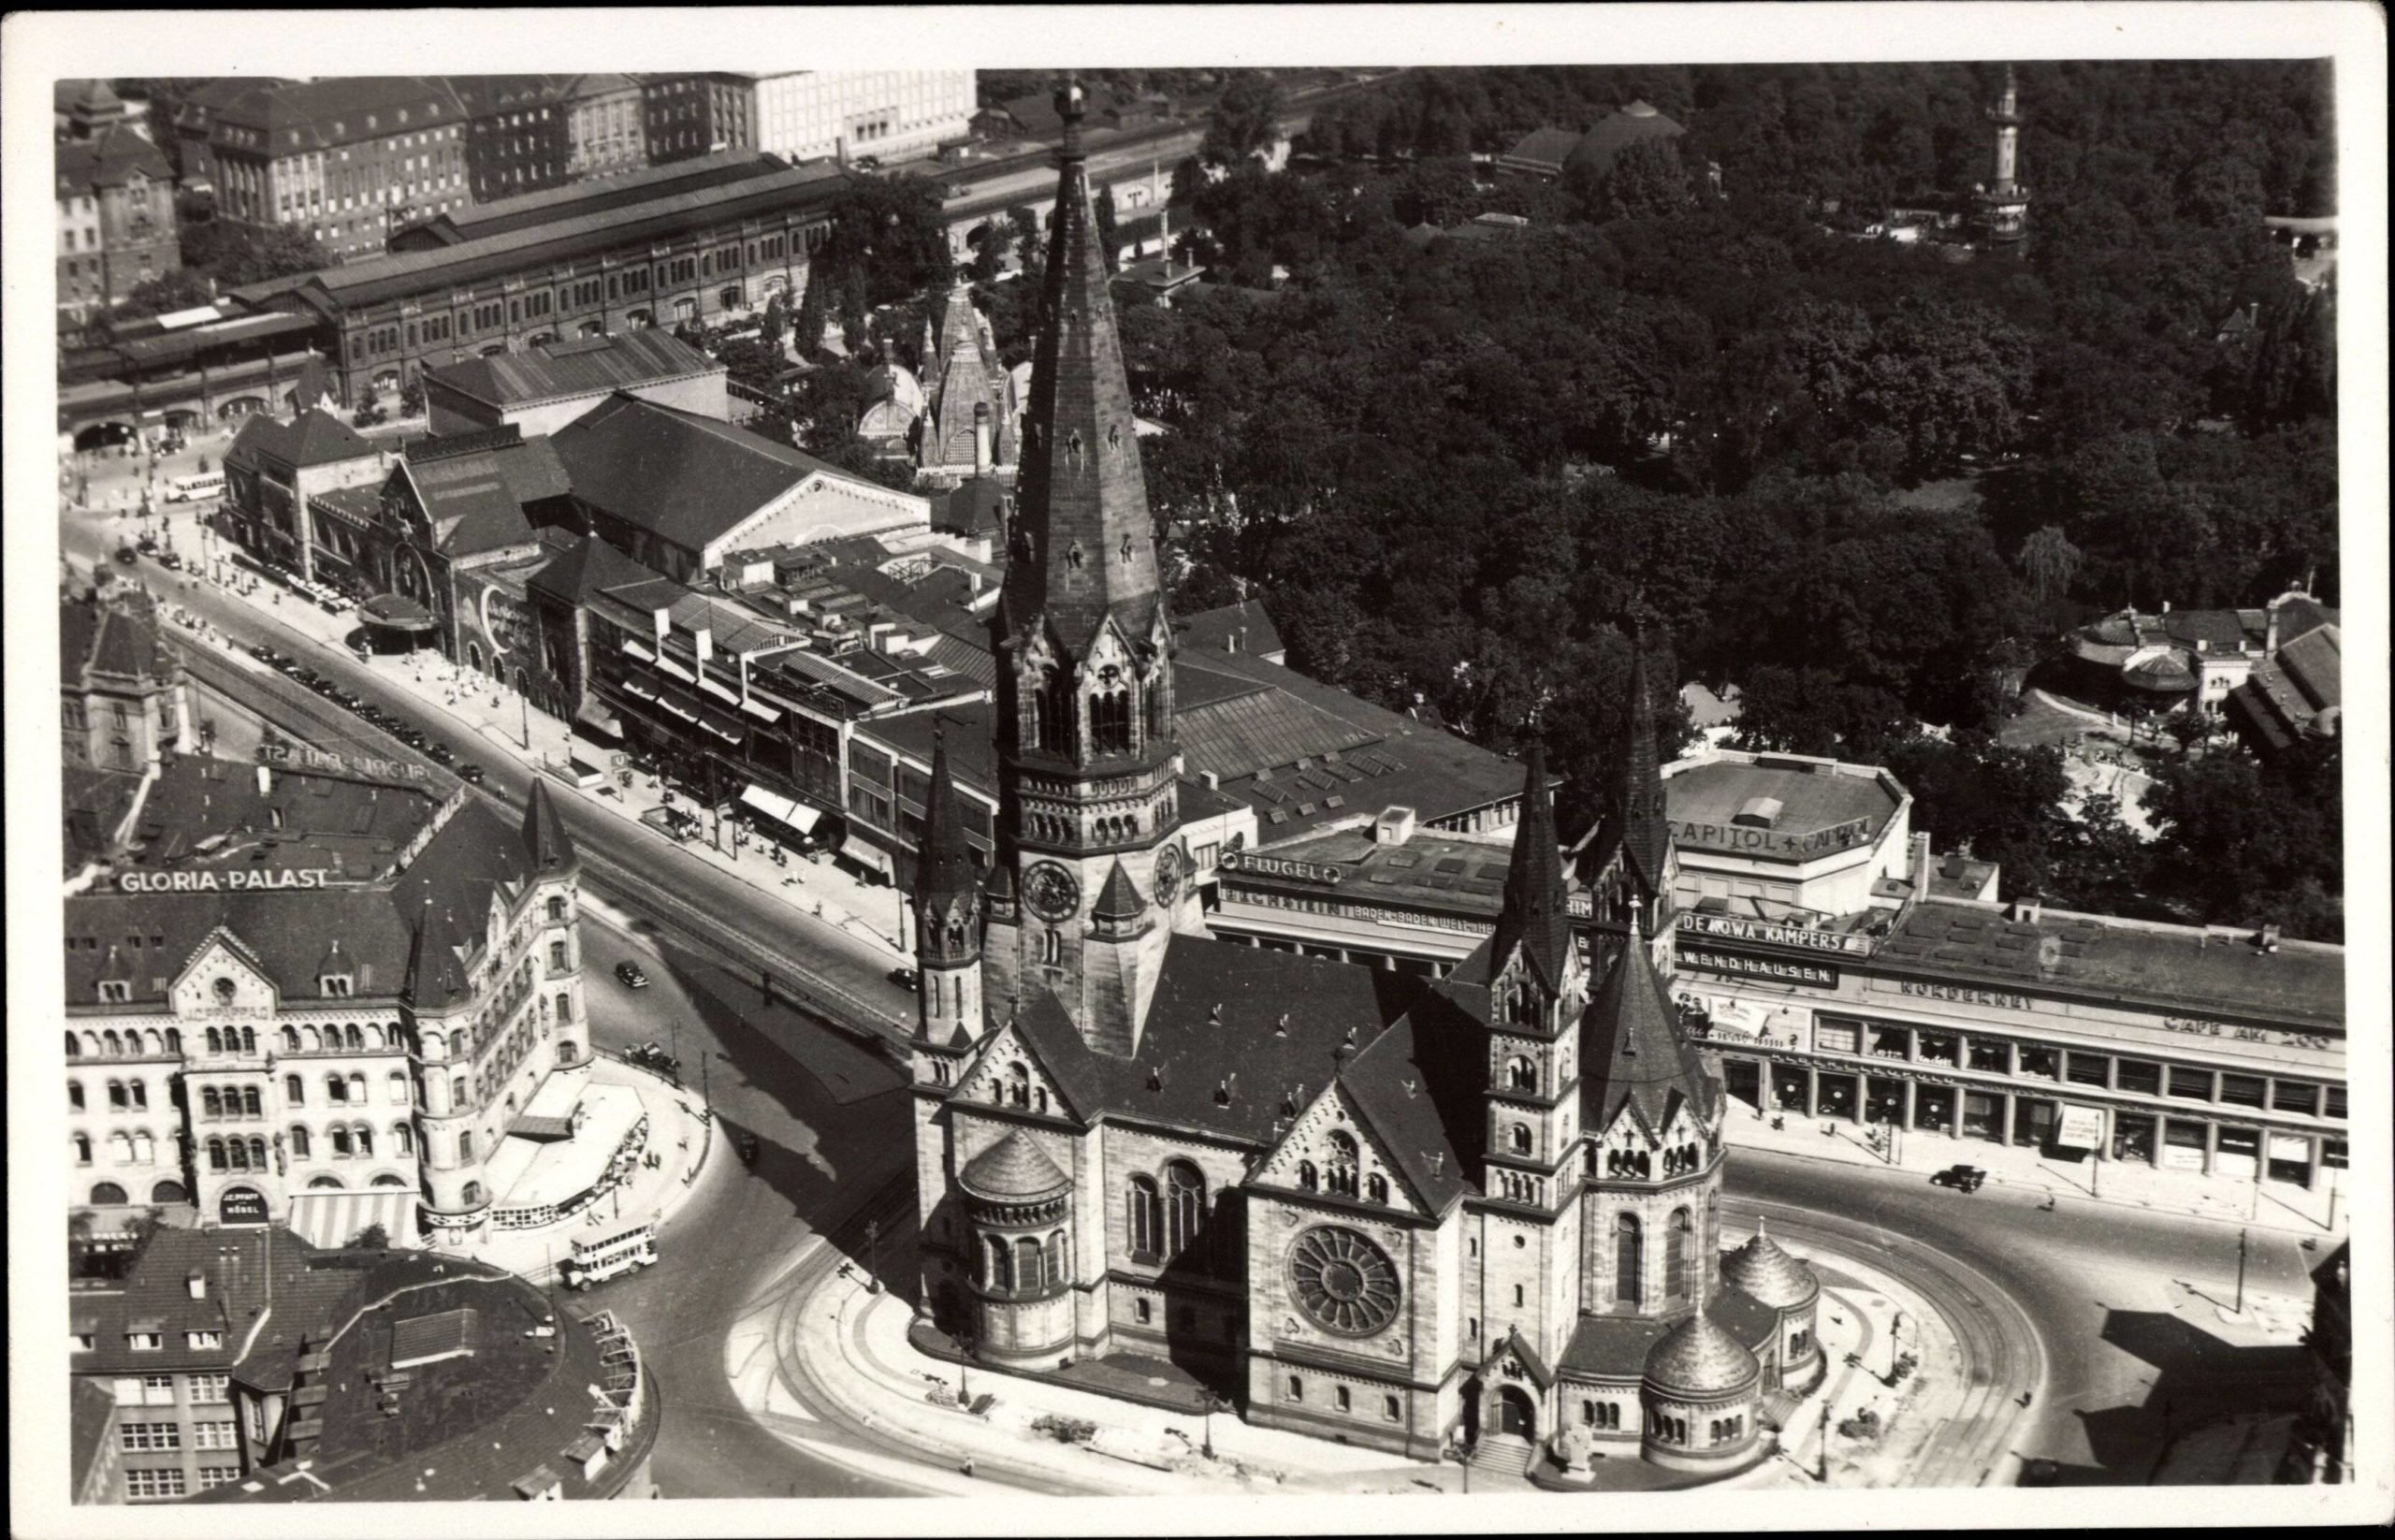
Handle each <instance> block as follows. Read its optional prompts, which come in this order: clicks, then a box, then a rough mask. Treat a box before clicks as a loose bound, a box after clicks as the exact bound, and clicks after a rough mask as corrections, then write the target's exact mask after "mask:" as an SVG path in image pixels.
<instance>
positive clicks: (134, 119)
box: [50, 80, 148, 139]
mask: <svg viewBox="0 0 2395 1540" xmlns="http://www.w3.org/2000/svg"><path fill="white" fill-rule="evenodd" d="M137 107H138V104H134V103H128V102H126V101H125V100H124V99H123V97H121V96H119V95H118V94H116V92H115V91H114V90H113V89H111V88H110V87H109V82H108V81H106V80H53V81H51V87H50V123H51V137H52V138H60V139H91V138H99V137H100V135H101V134H103V133H105V132H107V131H108V130H109V128H111V127H114V126H115V125H117V124H119V123H122V124H123V125H124V126H125V127H128V128H130V129H132V130H133V131H134V132H135V133H137V134H141V135H142V136H143V137H145V138H146V137H148V125H147V124H146V123H143V122H142V121H141V113H140V112H139V111H138V109H137Z"/></svg>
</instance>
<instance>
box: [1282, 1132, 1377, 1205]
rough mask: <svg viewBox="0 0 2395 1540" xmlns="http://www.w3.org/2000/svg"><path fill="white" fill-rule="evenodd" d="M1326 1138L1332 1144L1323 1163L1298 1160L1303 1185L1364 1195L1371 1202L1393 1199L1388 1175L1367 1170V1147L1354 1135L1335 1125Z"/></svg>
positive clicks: (1344, 1194) (1342, 1195)
mask: <svg viewBox="0 0 2395 1540" xmlns="http://www.w3.org/2000/svg"><path fill="white" fill-rule="evenodd" d="M1324 1142H1325V1143H1326V1144H1327V1145H1328V1150H1327V1151H1326V1158H1325V1160H1324V1163H1323V1164H1322V1165H1320V1166H1316V1165H1315V1164H1314V1162H1313V1161H1311V1160H1300V1161H1299V1162H1298V1186H1299V1188H1300V1189H1302V1190H1303V1191H1306V1192H1328V1193H1329V1194H1331V1195H1333V1196H1334V1197H1338V1198H1361V1199H1363V1200H1364V1201H1366V1202H1368V1203H1386V1202H1387V1201H1388V1200H1389V1186H1388V1178H1387V1177H1386V1176H1384V1175H1382V1174H1381V1173H1380V1172H1378V1171H1373V1172H1372V1173H1371V1175H1370V1176H1365V1175H1364V1174H1363V1158H1364V1157H1363V1151H1362V1149H1361V1147H1359V1146H1358V1145H1357V1142H1356V1139H1355V1136H1354V1135H1352V1134H1350V1133H1348V1132H1346V1131H1345V1130H1344V1129H1341V1128H1334V1129H1332V1130H1331V1131H1330V1136H1329V1138H1328V1139H1327V1140H1325V1141H1324Z"/></svg>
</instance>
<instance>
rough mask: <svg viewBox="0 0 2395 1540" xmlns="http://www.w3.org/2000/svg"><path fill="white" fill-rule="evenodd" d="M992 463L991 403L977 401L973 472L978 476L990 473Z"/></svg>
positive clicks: (974, 411)
mask: <svg viewBox="0 0 2395 1540" xmlns="http://www.w3.org/2000/svg"><path fill="white" fill-rule="evenodd" d="M991 463H992V462H991V457H990V403H989V402H987V401H975V402H974V403H973V474H974V475H975V476H977V477H979V476H986V475H988V474H989V473H990V466H991Z"/></svg>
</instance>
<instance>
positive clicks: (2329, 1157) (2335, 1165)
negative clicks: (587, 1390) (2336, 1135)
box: [2320, 1139, 2345, 1171]
mask: <svg viewBox="0 0 2395 1540" xmlns="http://www.w3.org/2000/svg"><path fill="white" fill-rule="evenodd" d="M2320 1164H2321V1165H2322V1166H2323V1167H2324V1168H2326V1169H2327V1170H2332V1171H2342V1170H2344V1169H2345V1141H2344V1140H2342V1139H2324V1140H2321V1141H2320Z"/></svg>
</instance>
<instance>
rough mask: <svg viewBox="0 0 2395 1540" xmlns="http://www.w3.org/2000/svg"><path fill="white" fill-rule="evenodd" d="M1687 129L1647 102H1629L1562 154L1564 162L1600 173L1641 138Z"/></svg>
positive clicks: (1664, 136)
mask: <svg viewBox="0 0 2395 1540" xmlns="http://www.w3.org/2000/svg"><path fill="white" fill-rule="evenodd" d="M1687 132H1688V130H1687V129H1685V128H1682V127H1681V126H1680V125H1679V124H1678V123H1674V122H1673V121H1672V120H1671V119H1670V118H1668V117H1665V116H1664V115H1663V114H1662V113H1661V112H1658V111H1656V110H1655V109H1654V108H1653V107H1652V106H1651V105H1649V104H1648V103H1647V102H1644V101H1636V102H1632V103H1631V104H1630V105H1629V106H1627V107H1625V108H1623V109H1621V110H1620V111H1618V112H1615V113H1611V114H1609V115H1607V116H1606V117H1605V118H1604V120H1603V121H1601V122H1600V123H1598V124H1597V125H1596V126H1595V127H1594V128H1591V129H1589V131H1588V132H1587V133H1586V134H1583V135H1582V136H1580V142H1579V143H1578V144H1576V145H1575V146H1573V149H1572V153H1570V154H1569V155H1566V156H1565V157H1563V164H1564V165H1566V166H1587V167H1593V168H1595V169H1596V170H1598V171H1600V172H1602V171H1604V169H1605V168H1606V167H1609V166H1611V165H1612V164H1613V158H1614V156H1616V155H1618V154H1619V153H1621V152H1622V151H1623V150H1624V149H1625V148H1627V147H1628V146H1630V145H1633V144H1635V143H1637V142H1638V141H1639V140H1641V139H1669V138H1678V137H1679V136H1680V135H1682V134H1685V133H1687Z"/></svg>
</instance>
